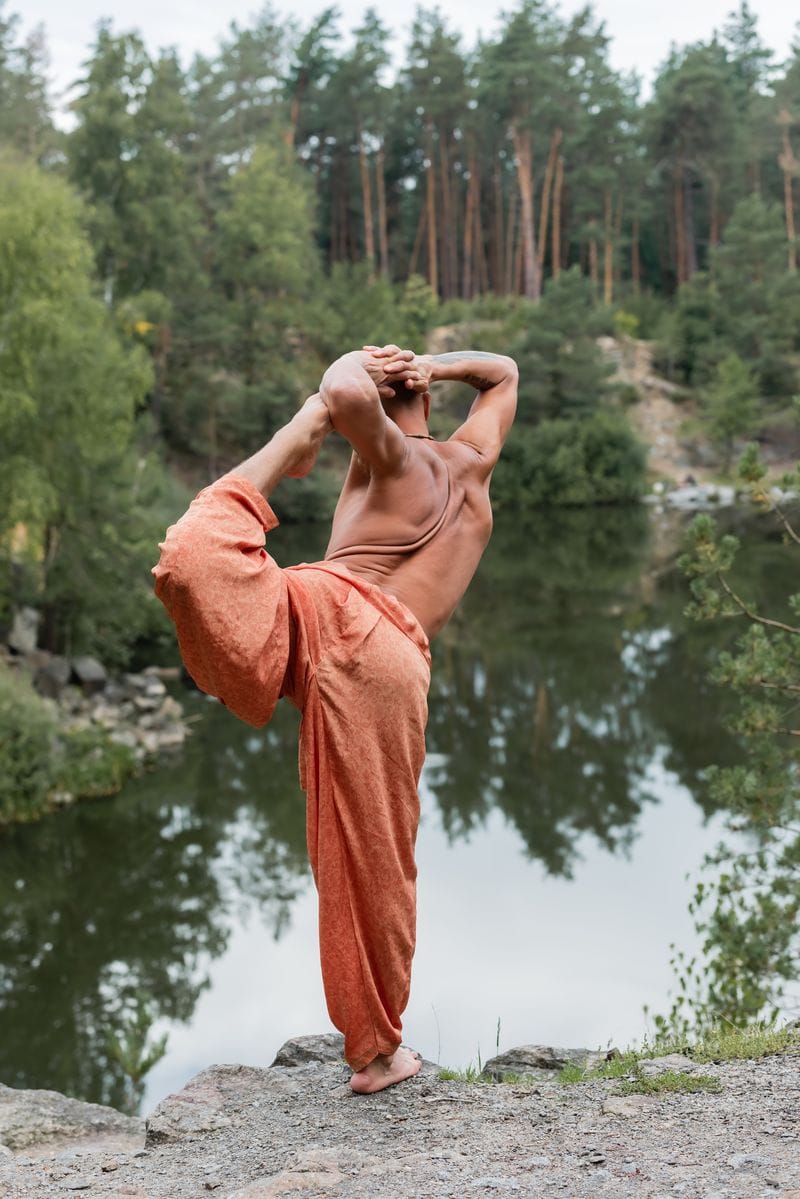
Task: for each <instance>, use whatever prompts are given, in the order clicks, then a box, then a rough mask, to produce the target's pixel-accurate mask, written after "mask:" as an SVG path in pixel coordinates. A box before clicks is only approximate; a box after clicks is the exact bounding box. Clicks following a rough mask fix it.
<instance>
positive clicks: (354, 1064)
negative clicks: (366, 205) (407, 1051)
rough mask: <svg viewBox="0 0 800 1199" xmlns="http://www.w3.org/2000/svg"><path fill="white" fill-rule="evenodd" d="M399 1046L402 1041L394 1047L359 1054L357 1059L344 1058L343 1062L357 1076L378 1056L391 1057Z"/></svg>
mask: <svg viewBox="0 0 800 1199" xmlns="http://www.w3.org/2000/svg"><path fill="white" fill-rule="evenodd" d="M401 1044H402V1041H398V1042H397V1043H396V1044H395V1045H391V1046H390V1047H388V1048H377V1049H371V1050H370V1051H369V1053H366V1054H361V1055H360V1056H359V1057H357V1058H346V1059H345V1060H346V1061H347V1064H348V1066H349V1067H350V1069H351V1070H352V1071H353V1073H354V1074H358V1073H359V1071H361V1070H364V1069H365V1068H366V1067H367V1066H368V1065H369V1064H370V1062H372V1061H374V1060H375V1058H376V1057H378V1055H379V1054H383V1056H384V1057H391V1056H392V1054H393V1053H395V1052H396V1051H397V1050H398V1049H399V1048H400V1045H401Z"/></svg>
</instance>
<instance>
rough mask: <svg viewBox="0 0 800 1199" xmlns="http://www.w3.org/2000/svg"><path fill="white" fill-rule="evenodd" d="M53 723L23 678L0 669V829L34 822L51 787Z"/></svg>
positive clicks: (43, 805) (46, 708)
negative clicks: (23, 821)
mask: <svg viewBox="0 0 800 1199" xmlns="http://www.w3.org/2000/svg"><path fill="white" fill-rule="evenodd" d="M55 730H56V722H55V717H54V716H53V713H52V711H51V709H50V708H49V707H48V706H47V705H46V704H45V703H44V701H43V700H42V699H41V698H40V697H39V696H38V695H37V694H36V692H35V691H34V690H33V688H32V687H31V685H30V683H29V682H28V680H27V679H25V678H24V677H23V676H21V675H18V674H16V673H12V672H11V671H10V670H7V669H6V668H5V667H0V825H2V824H7V823H9V822H10V821H12V820H35V819H36V818H37V817H38V816H40V815H41V814H42V813H43V812H44V811H45V810H46V808H47V799H48V795H49V794H50V791H51V790H52V788H53V785H54V782H55V769H54V757H55Z"/></svg>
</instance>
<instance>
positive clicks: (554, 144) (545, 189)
mask: <svg viewBox="0 0 800 1199" xmlns="http://www.w3.org/2000/svg"><path fill="white" fill-rule="evenodd" d="M560 145H561V130H560V129H555V130H553V136H552V137H551V138H550V149H549V150H548V152H547V165H546V166H545V168H544V183H543V184H542V207H541V210H540V212H539V245H538V253H537V256H536V261H537V265H538V267H539V278H540V279H541V277H542V273H543V271H544V251H545V246H546V245H547V222H548V218H549V216H550V192H551V189H552V186H553V176H554V174H555V171H556V162H557V159H558V148H559V146H560ZM553 215H554V219H555V213H554V214H553ZM551 269H552V268H551Z"/></svg>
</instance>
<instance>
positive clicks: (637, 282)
mask: <svg viewBox="0 0 800 1199" xmlns="http://www.w3.org/2000/svg"><path fill="white" fill-rule="evenodd" d="M631 280H632V282H633V293H634V295H637V296H638V295H639V292H640V291H641V290H642V264H641V258H640V251H639V218H638V216H637V217H634V218H633V228H632V229H631Z"/></svg>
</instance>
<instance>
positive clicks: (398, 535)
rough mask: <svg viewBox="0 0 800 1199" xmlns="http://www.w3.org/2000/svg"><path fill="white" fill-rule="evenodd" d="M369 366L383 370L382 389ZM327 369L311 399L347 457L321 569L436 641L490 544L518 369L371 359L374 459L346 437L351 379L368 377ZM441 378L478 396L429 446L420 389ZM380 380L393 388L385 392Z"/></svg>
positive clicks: (452, 360)
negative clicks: (372, 594)
mask: <svg viewBox="0 0 800 1199" xmlns="http://www.w3.org/2000/svg"><path fill="white" fill-rule="evenodd" d="M379 355H383V356H384V357H383V358H380V357H379ZM347 357H350V356H347ZM339 361H340V363H341V362H343V360H339ZM376 362H377V363H380V362H383V363H384V364H385V365H384V373H383V379H381V378H380V375H379V374H378V372H377V371H376V370H375V367H374V364H375V363H376ZM336 365H337V364H335V366H334V368H331V370H332V371H333V372H334V379H333V380H332V381H331V380H330V379H329V378H328V375H330V373H331V372H328V375H326V379H324V380H323V385H322V388H321V395H322V398H323V401H324V402H325V403H326V406H327V407H328V410H329V412H330V415H331V420H332V423H333V426H334V428H341V431H342V432H344V434H345V436H347V437H348V439H349V440H350V441H351V444H353V446H354V451H355V452H354V454H353V459H352V461H351V464H350V469H349V471H348V474H347V478H346V480H345V484H344V487H343V489H342V493H341V495H340V497H339V502H338V504H337V507H336V512H335V514H334V518H333V528H332V532H331V539H330V543H329V545H328V549H327V552H326V555H325V557H326V560H334V561H336V562H338V563H339V564H340V565H343V566H346V567H347V568H348V569H349V570H351V571H352V572H353V573H354V574H357V575H359V576H361V577H362V578H365V579H366V580H367V581H369V582H371V583H375V584H377V585H378V586H379V587H381V588H382V590H384V591H386V592H388V593H389V594H391V595H394V596H395V598H396V599H398V600H400V601H401V602H402V603H403V604H405V605H406V607H408V608H409V609H410V611H411V612H413V614H414V615H415V616H416V618H417V620H418V621H419V622H420V624H421V625H422V627H423V628H424V630H425V632H426V633H427V634H428V636H429V637H434V636H435V635H436V634H437V633H438V632H439V631H440V629H441V628H442V627H443V626H444V625H445V624H446V623H447V621H448V619H449V618H450V616H451V615H452V613H453V610H454V609H455V607H456V605H457V604H458V602H459V600H460V599H461V597H462V596H463V594H464V592H465V591H466V589H467V586H468V585H469V582H470V580H471V578H472V576H473V574H474V573H475V569H476V567H477V565H478V562H479V561H480V558H481V555H482V553H483V551H484V549H485V548H486V544H487V542H488V540H489V536H490V534H491V529H492V510H491V505H490V502H489V481H490V478H491V472H492V469H493V467H494V464H495V462H496V460H497V455H498V454H499V451H500V447H501V446H502V443H503V441H504V439H505V436H506V434H507V432H508V428H509V427H510V424H511V421H512V419H513V415H514V410H515V406H516V368H515V367H514V364H513V362H512V361H511V360H510V359H507V358H504V357H502V356H501V355H482V354H476V353H472V352H468V353H465V354H463V355H459V354H452V355H442V356H441V357H440V358H438V359H434V358H418V357H416V356H413V355H411V354H410V351H398V350H397V347H384V348H383V349H382V350H379V351H376V352H375V353H374V354H373V355H372V363H370V364H369V369H370V370H371V371H372V376H371V381H372V384H373V385H374V387H375V388H376V389H377V388H378V387H380V388H382V389H385V390H384V391H383V394H382V395H379V399H380V400H381V404H380V406H379V405H378V404H376V403H375V400H374V399H373V401H372V405H371V408H370V410H369V415H368V418H367V419H368V420H370V421H372V422H373V427H374V428H376V429H377V430H380V433H379V434H378V436H379V437H380V436H381V435H382V436H383V437H387V434H388V438H389V439H390V444H389V445H388V447H387V448H386V449H385V450H384V452H383V453H382V454H381V453H380V452H379V453H378V454H377V455H372V454H371V452H370V451H371V448H372V447H371V445H370V444H369V442H365V441H363V440H361V437H360V429H358V428H357V427H356V428H354V422H355V423H356V425H357V422H358V420H359V417H360V416H361V411H360V400H359V399H357V400H356V403H355V404H353V400H352V396H353V395H354V394H355V395H356V396H360V392H359V390H358V389H357V388H353V387H352V384H351V377H352V374H353V373H356V377H357V373H358V372H359V371H362V372H364V373H365V374H366V368H365V367H364V366H363V365H362V362H359V361H355V362H354V361H352V359H351V361H350V362H349V363H348V364H347V365H346V367H345V370H344V372H340V373H339V374H338V377H336V371H335V367H336ZM348 371H349V372H350V373H349V374H348V373H347V372H348ZM442 378H451V379H461V380H463V381H464V382H468V383H473V384H474V385H475V386H477V387H478V388H479V393H480V394H479V396H478V398H477V399H476V402H475V404H474V405H473V409H472V412H471V413H470V417H469V418H468V420H467V421H466V422H465V424H464V425H462V426H461V428H460V429H459V430H458V431H457V432H456V433H455V434H454V435H453V437H451V438H450V439H449V440H448V441H446V442H437V441H435V440H434V439H433V438H431V437H430V435H429V434H428V432H427V414H428V409H429V404H430V398H429V396H430V393H429V391H428V388H429V386H430V384H431V383H432V382H435V381H437V379H442ZM386 380H395V381H396V382H395V383H394V384H393V386H392V387H391V388H386Z"/></svg>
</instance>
